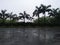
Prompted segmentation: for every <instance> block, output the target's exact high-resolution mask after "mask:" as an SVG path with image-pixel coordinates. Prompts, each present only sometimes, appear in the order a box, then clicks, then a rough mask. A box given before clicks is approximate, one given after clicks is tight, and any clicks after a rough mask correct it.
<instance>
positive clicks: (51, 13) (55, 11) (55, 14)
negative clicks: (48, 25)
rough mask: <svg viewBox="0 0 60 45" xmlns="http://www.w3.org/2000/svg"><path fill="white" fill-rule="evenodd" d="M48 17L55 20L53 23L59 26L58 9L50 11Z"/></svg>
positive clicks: (59, 14)
mask: <svg viewBox="0 0 60 45" xmlns="http://www.w3.org/2000/svg"><path fill="white" fill-rule="evenodd" d="M49 17H53V18H54V19H55V22H54V23H57V24H60V10H59V8H56V9H52V11H51V12H49Z"/></svg>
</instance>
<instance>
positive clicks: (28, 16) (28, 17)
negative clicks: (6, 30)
mask: <svg viewBox="0 0 60 45" xmlns="http://www.w3.org/2000/svg"><path fill="white" fill-rule="evenodd" d="M19 15H20V16H19V18H20V19H24V23H25V19H28V20H30V19H31V18H32V17H30V15H29V14H27V13H26V12H25V11H24V13H19Z"/></svg>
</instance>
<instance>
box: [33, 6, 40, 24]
mask: <svg viewBox="0 0 60 45" xmlns="http://www.w3.org/2000/svg"><path fill="white" fill-rule="evenodd" d="M40 13H41V7H38V6H36V9H35V10H34V12H33V17H34V16H37V17H38V21H39V14H40ZM38 23H39V22H38Z"/></svg>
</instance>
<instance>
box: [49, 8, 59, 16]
mask: <svg viewBox="0 0 60 45" xmlns="http://www.w3.org/2000/svg"><path fill="white" fill-rule="evenodd" d="M58 10H59V8H56V9H52V11H50V12H49V13H48V14H49V17H51V16H52V17H56V16H57V14H58Z"/></svg>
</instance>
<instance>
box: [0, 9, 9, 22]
mask: <svg viewBox="0 0 60 45" xmlns="http://www.w3.org/2000/svg"><path fill="white" fill-rule="evenodd" d="M6 11H7V10H1V12H0V19H2V20H3V22H5V20H6V19H7V18H8V17H9V16H8V13H6Z"/></svg>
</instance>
